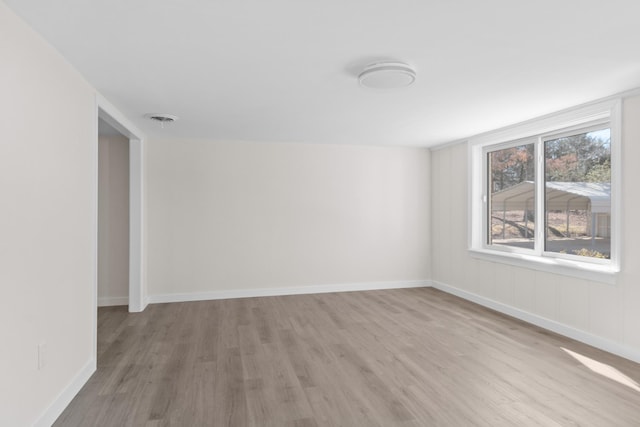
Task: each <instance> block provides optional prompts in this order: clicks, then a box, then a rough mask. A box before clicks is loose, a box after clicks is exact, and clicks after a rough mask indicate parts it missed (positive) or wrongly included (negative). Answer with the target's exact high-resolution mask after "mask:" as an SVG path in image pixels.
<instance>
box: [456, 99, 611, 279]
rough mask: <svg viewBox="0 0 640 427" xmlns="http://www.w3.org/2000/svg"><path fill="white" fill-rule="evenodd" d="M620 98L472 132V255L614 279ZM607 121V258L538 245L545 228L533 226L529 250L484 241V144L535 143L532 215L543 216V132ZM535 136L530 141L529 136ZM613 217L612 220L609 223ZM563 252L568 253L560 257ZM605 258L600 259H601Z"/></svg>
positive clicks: (489, 147)
mask: <svg viewBox="0 0 640 427" xmlns="http://www.w3.org/2000/svg"><path fill="white" fill-rule="evenodd" d="M621 104H622V100H621V98H619V97H617V98H613V97H612V98H608V99H607V100H605V101H600V102H594V103H590V104H587V105H583V106H580V107H576V108H572V109H568V110H564V111H561V112H559V113H556V114H551V115H548V116H545V117H542V118H540V119H535V120H530V121H528V122H525V123H522V124H518V125H514V126H510V127H508V128H503V129H499V130H496V131H494V132H488V133H485V134H482V135H478V136H475V137H473V138H470V139H469V142H468V155H469V160H470V173H469V183H468V184H469V186H468V189H469V193H468V221H469V228H468V244H469V246H468V249H469V252H470V255H471V256H474V257H476V258H483V259H487V260H489V261H492V262H503V263H506V264H512V265H518V266H521V267H526V268H531V269H534V270H543V271H549V272H553V273H559V274H563V275H567V276H574V277H579V278H588V279H590V280H596V281H600V282H603V283H609V284H615V282H616V274H615V273H617V272H619V271H620V250H619V249H620V247H621V243H620V239H621V237H622V236H621V233H620V231H619V229H620V222H619V221H620V219H621V218H620V207H621V203H620V193H621V186H620V174H621V171H620V167H621V162H620V149H621V146H622V141H621V140H620V138H621ZM605 121H606V122H607V123H608V125H609V128H610V129H611V168H612V179H611V200H612V204H611V207H612V214H611V215H612V216H611V223H612V229H611V259H610V260H606V264H605V263H603V262H602V261H601V260H595V259H589V258H586V257H585V258H584V260H583V259H574V258H571V259H569V257H563V256H562V255H560V254H555V253H548V252H544V251H543V246H542V245H541V243H542V242H543V241H544V228H543V227H536V236H535V247H534V249H533V250H526V251H524V250H518V249H514V248H510V249H509V250H508V251H507V250H496V248H495V247H491V246H490V245H488V244H487V232H488V230H487V224H489V219H488V216H487V215H488V212H487V199H488V197H489V195H488V194H487V179H488V178H487V177H488V171H487V170H486V168H487V164H486V163H487V162H486V153H487V151H488V150H493V149H500V148H503V147H505V146H514V145H520V144H523V143H525V142H529V141H525V139H526V140H528V139H531V142H533V143H535V144H536V177H537V178H536V204H535V208H536V218H544V215H545V212H544V203H542V202H541V201H542V200H544V193H543V181H542V178H541V177H543V176H544V159H543V157H542V156H543V153H542V150H541V146H542V144H543V141H544V139H543V137H544V136H548V135H552V134H558V133H559V132H560V133H562V132H565V131H567V130H573V131H582V130H583V129H582V128H584V127H588V126H591V125H593V124H596V123H597V124H601V123H603V122H605ZM533 139H535V142H534V141H533ZM614 223H615V225H614ZM564 258H567V259H564ZM603 264H605V265H603Z"/></svg>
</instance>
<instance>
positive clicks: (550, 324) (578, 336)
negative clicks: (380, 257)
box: [431, 280, 640, 363]
mask: <svg viewBox="0 0 640 427" xmlns="http://www.w3.org/2000/svg"><path fill="white" fill-rule="evenodd" d="M431 286H433V287H434V288H436V289H439V290H441V291H443V292H446V293H449V294H452V295H455V296H458V297H460V298H463V299H466V300H468V301H471V302H475V303H476V304H480V305H482V306H485V307H488V308H491V309H493V310H496V311H499V312H500V313H504V314H507V315H509V316H512V317H515V318H517V319H520V320H523V321H525V322H527V323H531V324H533V325H536V326H539V327H541V328H544V329H548V330H550V331H553V332H555V333H558V334H560V335H564V336H565V337H569V338H572V339H574V340H576V341H580V342H583V343H585V344H589V345H591V346H593V347H596V348H599V349H601V350H604V351H607V352H609V353H613V354H616V355H618V356H621V357H624V358H625V359H629V360H633V361H634V362H637V363H640V351H638V350H637V349H634V348H630V347H628V346H625V345H623V344H620V343H618V342H615V341H612V340H609V339H607V338H603V337H600V336H598V335H594V334H592V333H589V332H586V331H583V330H581V329H576V328H574V327H572V326H568V325H565V324H564V323H560V322H556V321H555V320H550V319H547V318H545V317H542V316H538V315H537V314H533V313H529V312H528V311H524V310H520V309H519V308H515V307H512V306H510V305H507V304H503V303H501V302H498V301H494V300H492V299H489V298H485V297H483V296H480V295H477V294H474V293H471V292H467V291H465V290H462V289H459V288H456V287H453V286H450V285H447V284H444V283H441V282H437V281H435V280H432V281H431Z"/></svg>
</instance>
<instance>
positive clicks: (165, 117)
mask: <svg viewBox="0 0 640 427" xmlns="http://www.w3.org/2000/svg"><path fill="white" fill-rule="evenodd" d="M144 116H145V117H146V118H147V119H149V120H153V121H154V122H158V123H160V125H161V126H162V128H163V129H164V125H165V124H168V123H173V122H175V121H176V120H178V116H174V115H173V114H165V113H149V114H145V115H144Z"/></svg>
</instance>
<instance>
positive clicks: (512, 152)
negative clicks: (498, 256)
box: [487, 144, 535, 249]
mask: <svg viewBox="0 0 640 427" xmlns="http://www.w3.org/2000/svg"><path fill="white" fill-rule="evenodd" d="M533 154H534V144H526V145H520V146H517V147H511V148H505V149H502V150H496V151H492V152H490V153H488V159H487V161H488V162H489V165H488V166H489V167H488V170H489V179H488V182H489V191H488V193H489V224H488V226H489V232H488V233H487V236H488V240H489V241H488V242H487V243H488V244H490V245H505V246H512V247H521V248H530V249H533V242H534V229H535V185H534V179H535V178H534V175H535V163H534V155H533Z"/></svg>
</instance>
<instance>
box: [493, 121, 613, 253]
mask: <svg viewBox="0 0 640 427" xmlns="http://www.w3.org/2000/svg"><path fill="white" fill-rule="evenodd" d="M538 157H540V162H539V163H540V164H541V165H542V168H538V167H536V161H535V159H536V158H538ZM486 162H487V163H486V165H487V168H486V171H487V181H486V183H487V187H488V188H487V190H486V191H487V194H488V200H487V202H488V203H487V216H486V218H487V225H486V226H487V230H486V243H487V244H488V245H489V246H490V247H492V248H494V249H499V250H508V251H512V252H513V251H516V252H525V253H526V252H534V251H535V252H536V253H540V252H544V253H546V254H548V255H552V254H553V256H556V257H566V258H573V257H581V258H582V259H585V258H583V257H587V258H590V259H603V260H604V259H610V257H611V220H610V218H611V131H610V128H609V126H608V124H606V123H605V124H600V125H596V126H591V127H586V128H582V129H575V130H571V131H568V132H564V133H556V134H551V135H546V136H539V137H536V138H533V139H529V140H527V141H520V142H513V143H510V144H501V145H500V146H499V148H498V147H496V148H495V149H491V147H489V150H487V151H486ZM537 195H539V197H537ZM538 200H540V203H543V205H542V208H541V209H539V207H538V205H537V203H539V202H538Z"/></svg>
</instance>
